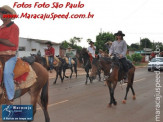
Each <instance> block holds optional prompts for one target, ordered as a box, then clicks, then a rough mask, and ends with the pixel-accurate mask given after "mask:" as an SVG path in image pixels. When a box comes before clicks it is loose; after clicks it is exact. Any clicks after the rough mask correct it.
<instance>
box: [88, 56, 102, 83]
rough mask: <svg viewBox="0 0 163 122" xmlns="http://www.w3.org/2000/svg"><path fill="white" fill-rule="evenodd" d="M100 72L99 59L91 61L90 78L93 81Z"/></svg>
mask: <svg viewBox="0 0 163 122" xmlns="http://www.w3.org/2000/svg"><path fill="white" fill-rule="evenodd" d="M100 71H101V63H100V59H99V58H94V59H93V61H92V70H91V74H90V78H91V79H92V80H93V79H95V78H96V75H97V74H98V73H99V72H100Z"/></svg>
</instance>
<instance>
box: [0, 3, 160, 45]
mask: <svg viewBox="0 0 163 122" xmlns="http://www.w3.org/2000/svg"><path fill="white" fill-rule="evenodd" d="M15 2H17V3H16V5H18V4H19V5H18V6H21V4H23V2H24V4H31V7H30V8H24V7H18V6H15V7H14V3H15ZM36 2H38V3H37V4H43V3H44V2H45V3H46V4H49V5H50V7H49V8H43V7H42V8H38V6H37V7H35V8H34V5H35V3H36ZM53 2H59V3H60V4H63V7H62V8H51V7H52V5H53ZM67 2H70V3H72V4H78V3H79V2H80V4H84V7H82V8H69V7H67V8H65V6H66V4H67ZM3 5H9V6H10V7H12V8H14V10H15V11H16V12H17V14H19V15H21V14H22V13H26V12H27V13H29V14H44V13H47V14H51V13H53V12H54V13H56V14H67V12H69V13H70V14H86V15H87V14H88V13H89V12H91V14H94V17H93V18H91V19H90V18H89V19H88V18H86V19H81V18H80V19H79V18H77V19H55V20H52V19H45V20H42V19H32V18H31V19H25V18H17V19H15V20H14V22H15V23H16V24H17V25H18V26H19V29H20V37H24V38H34V39H41V40H50V41H53V42H57V43H60V42H62V41H64V40H67V41H69V40H70V38H73V37H74V36H76V37H80V38H82V40H81V42H80V43H78V45H80V46H82V47H88V43H87V41H86V40H87V39H88V38H89V39H92V41H94V42H95V41H96V36H97V35H98V34H99V33H100V32H110V33H113V34H114V33H116V32H118V30H121V31H122V32H123V33H124V34H125V37H124V40H125V41H126V42H127V44H128V45H131V44H132V43H139V42H140V38H141V39H142V38H148V39H149V40H151V41H152V42H163V29H162V27H163V17H162V15H163V7H162V5H163V1H162V0H0V6H3ZM0 24H2V22H0Z"/></svg>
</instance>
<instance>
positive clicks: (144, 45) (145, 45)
mask: <svg viewBox="0 0 163 122" xmlns="http://www.w3.org/2000/svg"><path fill="white" fill-rule="evenodd" d="M140 47H141V49H143V48H152V43H151V41H150V40H149V39H148V38H144V39H141V40H140Z"/></svg>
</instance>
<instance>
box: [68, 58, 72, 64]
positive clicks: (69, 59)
mask: <svg viewBox="0 0 163 122" xmlns="http://www.w3.org/2000/svg"><path fill="white" fill-rule="evenodd" d="M68 61H69V65H71V57H69V58H68Z"/></svg>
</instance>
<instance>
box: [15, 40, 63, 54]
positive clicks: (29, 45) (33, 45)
mask: <svg viewBox="0 0 163 122" xmlns="http://www.w3.org/2000/svg"><path fill="white" fill-rule="evenodd" d="M19 47H25V51H19V52H18V56H19V57H24V56H30V54H37V52H38V51H39V50H40V51H41V56H44V55H45V51H44V49H45V48H47V45H46V44H41V43H39V42H36V41H34V40H28V39H27V38H19ZM53 47H54V48H55V55H56V56H57V55H59V52H60V45H53ZM32 49H36V51H32Z"/></svg>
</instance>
